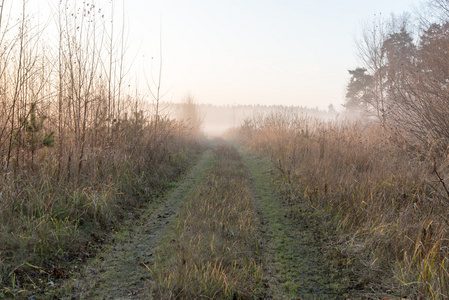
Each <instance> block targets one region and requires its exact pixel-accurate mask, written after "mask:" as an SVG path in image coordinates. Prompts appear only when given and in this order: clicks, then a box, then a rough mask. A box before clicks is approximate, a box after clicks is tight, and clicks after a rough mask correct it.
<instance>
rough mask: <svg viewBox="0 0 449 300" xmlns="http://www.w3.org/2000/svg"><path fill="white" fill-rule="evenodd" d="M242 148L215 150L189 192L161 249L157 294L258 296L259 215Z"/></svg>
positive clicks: (156, 271)
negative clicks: (239, 150)
mask: <svg viewBox="0 0 449 300" xmlns="http://www.w3.org/2000/svg"><path fill="white" fill-rule="evenodd" d="M247 176H248V173H247V170H246V168H245V167H244V165H243V163H242V160H241V157H240V155H239V154H238V152H237V151H236V150H235V149H233V148H230V147H227V146H218V147H217V148H216V149H215V150H214V162H213V166H212V168H211V170H210V171H209V172H207V173H206V176H205V177H204V178H203V180H202V182H201V183H200V185H199V186H198V188H197V189H196V190H194V191H193V192H192V194H191V195H190V196H189V198H188V200H187V202H186V207H185V209H184V211H183V212H182V213H180V215H179V216H178V223H177V224H176V225H175V226H174V228H173V232H172V233H170V234H169V235H168V236H167V238H166V240H167V243H163V244H165V245H164V246H162V247H163V249H162V250H161V251H160V252H159V253H160V254H159V255H160V256H159V258H158V260H156V262H155V264H154V265H152V266H148V269H149V270H150V272H151V273H152V275H153V280H152V282H151V287H152V288H153V289H154V291H153V294H154V295H155V297H157V298H162V299H172V298H173V299H201V298H206V299H234V298H236V297H237V298H242V299H253V298H254V295H258V294H260V292H261V290H260V289H261V282H262V273H261V268H260V264H259V263H258V262H257V261H255V259H254V253H255V251H257V245H258V241H257V239H256V237H255V233H256V230H257V219H256V215H255V212H254V210H253V203H252V197H251V191H250V187H249V182H248V179H247Z"/></svg>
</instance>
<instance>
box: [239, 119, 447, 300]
mask: <svg viewBox="0 0 449 300" xmlns="http://www.w3.org/2000/svg"><path fill="white" fill-rule="evenodd" d="M240 139H241V141H242V143H243V144H245V145H246V146H247V147H249V148H250V149H252V150H253V151H256V152H259V153H263V154H266V155H268V156H269V157H271V159H272V161H273V163H274V164H275V165H276V168H277V173H278V176H279V177H280V180H281V181H283V182H285V183H287V184H288V185H289V186H290V188H291V189H293V190H295V191H297V192H296V194H297V195H299V197H301V198H306V199H310V201H311V203H312V204H311V205H312V206H313V207H315V208H316V209H317V210H318V211H319V210H320V209H324V210H325V211H327V212H330V213H331V214H332V216H334V218H335V226H336V227H337V228H338V230H339V232H340V234H339V238H338V240H336V241H335V242H337V243H338V244H341V245H343V248H344V249H346V251H349V252H350V253H352V254H355V255H357V256H358V257H359V259H360V262H361V263H362V264H363V265H362V266H361V267H362V268H361V269H360V270H359V271H357V272H358V275H359V276H360V277H361V278H364V282H365V289H366V290H367V291H368V290H369V291H371V292H374V293H376V292H379V293H384V292H388V293H391V294H392V295H396V296H408V297H412V298H420V297H421V298H422V297H424V298H433V299H442V298H446V295H447V293H448V292H449V290H448V288H449V285H448V280H449V274H448V273H447V257H448V253H447V249H448V246H449V244H448V243H449V241H448V235H447V230H448V222H447V215H448V213H449V208H448V205H447V204H448V199H447V193H446V188H445V185H443V183H444V176H445V175H443V174H446V172H447V169H446V168H444V167H442V166H443V165H440V166H441V167H436V166H438V164H437V165H435V164H434V161H433V160H430V159H428V158H427V157H426V156H425V155H416V153H413V152H410V149H409V148H408V147H407V143H405V141H404V140H400V139H398V137H397V136H396V135H394V134H392V133H391V132H389V131H388V130H386V128H385V127H383V126H382V125H380V124H373V123H371V124H363V123H355V124H354V123H350V124H344V123H332V122H330V123H325V122H320V121H313V120H311V119H307V118H303V117H298V116H297V115H291V114H288V113H277V114H270V115H266V116H258V117H255V118H252V119H248V120H247V121H246V122H245V124H244V125H243V126H242V127H241V129H240ZM294 194H295V193H294ZM296 201H299V200H298V199H295V197H292V199H290V201H289V202H290V205H291V206H292V208H294V207H295V202H296Z"/></svg>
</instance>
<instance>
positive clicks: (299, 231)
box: [241, 152, 351, 299]
mask: <svg viewBox="0 0 449 300" xmlns="http://www.w3.org/2000/svg"><path fill="white" fill-rule="evenodd" d="M241 153H242V156H243V158H244V161H245V162H246V164H247V165H248V168H249V170H250V176H251V177H252V180H253V188H254V200H255V206H256V209H257V211H258V214H259V216H260V222H261V243H262V247H261V248H262V249H261V256H262V262H263V265H264V277H265V286H266V287H267V298H271V299H346V297H347V296H348V291H349V290H350V286H351V281H350V279H349V277H348V276H347V275H348V274H347V273H349V272H347V270H345V268H344V263H345V260H346V258H345V257H343V256H342V255H341V253H339V252H338V251H336V249H335V247H332V246H330V244H329V239H328V232H326V226H324V223H322V222H323V219H321V218H319V217H318V216H317V214H316V212H315V211H313V210H311V209H310V206H308V205H307V204H306V203H301V202H298V203H295V204H294V205H295V206H296V207H294V209H293V207H292V205H291V204H290V205H288V206H287V205H286V203H285V202H284V201H283V200H282V199H281V198H282V197H280V196H279V193H277V192H276V189H275V186H274V184H273V183H272V175H271V174H270V173H271V170H270V163H269V161H267V160H262V159H260V158H256V157H255V156H251V155H249V154H248V153H245V152H241ZM295 201H301V200H300V199H296V200H295ZM293 211H296V212H298V213H295V214H292V212H293Z"/></svg>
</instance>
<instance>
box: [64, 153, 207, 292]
mask: <svg viewBox="0 0 449 300" xmlns="http://www.w3.org/2000/svg"><path fill="white" fill-rule="evenodd" d="M210 160H211V151H210V150H208V151H205V152H203V154H202V155H201V157H200V158H199V159H198V160H197V163H196V165H195V166H194V167H192V169H191V170H190V171H189V172H188V173H187V174H186V175H185V176H184V178H183V179H182V180H181V181H180V183H179V185H178V187H177V188H175V189H174V190H173V191H171V192H169V193H168V195H167V196H166V197H164V199H163V200H162V202H160V203H157V204H152V206H151V207H150V208H149V209H148V211H147V212H145V213H144V214H143V215H142V216H141V218H140V219H139V221H138V222H137V224H135V225H133V226H130V227H129V228H127V229H125V230H124V231H121V232H118V233H117V234H116V235H115V237H114V241H113V243H112V244H111V245H109V246H107V247H106V249H105V251H103V252H101V253H98V255H97V256H96V258H95V259H94V260H93V261H92V262H90V263H89V264H88V265H87V266H86V267H85V269H84V271H83V272H82V275H81V276H80V278H77V279H72V280H71V281H70V282H69V283H68V286H67V287H66V289H69V290H71V291H70V292H69V293H67V294H68V297H67V298H68V299H73V298H76V299H141V298H148V297H147V296H148V295H145V292H146V289H145V283H146V281H147V280H148V278H149V276H150V272H149V271H148V270H147V268H146V267H145V266H146V265H149V264H150V263H151V261H152V259H153V257H154V256H156V252H157V249H158V242H159V240H160V238H161V235H163V234H164V232H165V230H166V229H167V227H168V225H169V224H170V223H171V222H173V219H175V217H176V215H177V213H178V211H179V209H180V207H181V206H182V205H183V203H184V201H185V199H186V197H187V195H188V194H189V192H190V191H191V190H192V189H193V188H194V187H195V186H196V185H197V184H198V183H199V181H200V180H201V178H202V175H203V173H204V171H205V169H207V166H208V163H210Z"/></svg>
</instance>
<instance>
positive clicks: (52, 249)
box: [0, 120, 198, 298]
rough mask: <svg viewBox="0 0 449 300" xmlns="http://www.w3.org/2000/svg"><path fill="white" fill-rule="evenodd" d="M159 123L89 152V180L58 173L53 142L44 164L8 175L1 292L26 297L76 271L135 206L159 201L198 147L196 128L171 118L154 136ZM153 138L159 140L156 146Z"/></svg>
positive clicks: (0, 214) (1, 225) (0, 233)
mask: <svg viewBox="0 0 449 300" xmlns="http://www.w3.org/2000/svg"><path fill="white" fill-rule="evenodd" d="M151 128H152V126H151V124H149V125H148V127H146V126H143V127H142V128H141V129H140V130H141V131H140V134H141V135H140V136H134V137H133V136H128V139H129V141H128V142H126V141H122V143H121V144H117V145H114V147H111V148H110V149H109V151H104V152H101V153H98V154H97V155H95V156H92V157H90V158H89V159H87V160H86V161H85V166H86V167H85V169H84V170H85V171H83V172H81V174H80V177H81V178H83V179H82V180H57V178H56V176H55V174H56V157H57V154H56V153H55V152H52V151H51V149H49V150H46V151H45V152H43V153H42V154H41V155H42V161H40V162H38V163H39V168H37V169H36V171H32V170H31V169H27V170H24V171H21V172H19V173H18V174H17V175H15V176H12V174H10V176H6V177H2V178H1V179H0V188H1V189H0V191H1V192H0V199H1V201H0V254H1V255H0V258H1V259H0V285H1V286H2V288H1V289H0V296H1V295H4V296H13V297H19V296H20V297H25V295H27V294H29V293H36V292H42V291H43V290H44V289H45V286H48V282H50V281H53V282H54V281H55V280H56V279H59V278H66V277H68V276H70V274H69V271H68V270H69V268H68V266H69V265H70V263H71V262H75V261H79V260H84V259H86V258H88V257H90V256H92V255H93V253H95V252H96V251H98V249H100V248H101V244H102V241H103V236H104V235H105V234H106V233H107V232H108V231H110V230H113V229H118V228H119V226H120V222H121V221H122V220H123V218H125V217H126V215H127V213H128V212H129V211H130V210H133V209H135V208H137V207H140V206H141V205H143V204H144V203H145V202H146V201H157V199H156V198H157V197H158V196H159V194H160V193H161V191H163V190H164V189H166V188H167V187H168V186H169V184H170V182H172V181H173V180H175V179H176V178H177V177H178V176H179V175H180V174H181V172H182V171H183V170H185V169H186V166H187V165H188V163H189V160H191V159H192V157H193V156H194V155H195V152H196V150H195V149H196V148H197V147H198V146H197V145H196V142H195V141H194V140H192V139H191V138H190V137H189V132H188V131H185V130H184V129H183V128H184V127H183V126H180V125H179V124H177V123H176V122H173V121H169V120H164V121H160V130H159V132H158V138H157V139H154V138H153V137H152V136H151V135H152V131H151ZM127 130H128V129H127ZM131 130H132V128H129V131H131ZM139 140H140V141H139ZM148 140H155V141H157V144H155V145H152V147H151V148H150V149H149V148H148V145H147V141H148ZM0 298H1V297H0Z"/></svg>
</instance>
